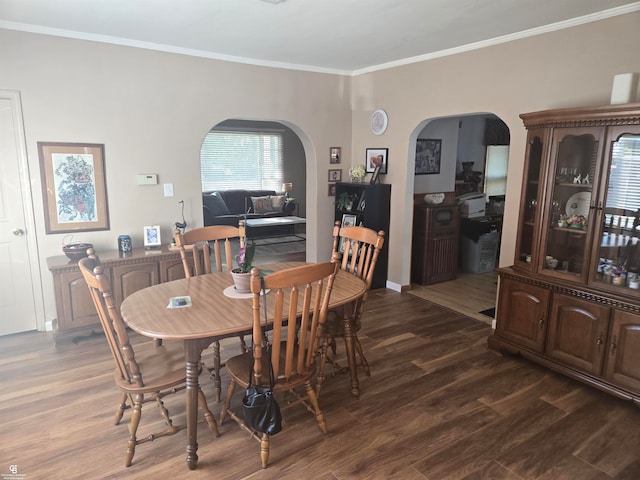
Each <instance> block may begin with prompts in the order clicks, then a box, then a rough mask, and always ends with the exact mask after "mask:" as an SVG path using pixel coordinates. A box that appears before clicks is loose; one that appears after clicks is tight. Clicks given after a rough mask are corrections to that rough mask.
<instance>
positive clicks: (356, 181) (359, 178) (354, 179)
mask: <svg viewBox="0 0 640 480" xmlns="http://www.w3.org/2000/svg"><path fill="white" fill-rule="evenodd" d="M351 181H352V182H353V183H362V177H351Z"/></svg>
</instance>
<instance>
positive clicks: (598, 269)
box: [488, 103, 640, 403]
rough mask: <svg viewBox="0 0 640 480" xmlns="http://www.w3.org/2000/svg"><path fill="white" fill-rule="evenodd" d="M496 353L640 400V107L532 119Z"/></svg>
mask: <svg viewBox="0 0 640 480" xmlns="http://www.w3.org/2000/svg"><path fill="white" fill-rule="evenodd" d="M520 117H521V118H522V120H523V122H524V126H525V127H526V129H527V149H526V155H525V166H524V178H523V183H522V198H521V202H520V212H519V219H518V236H517V240H516V254H515V259H514V264H513V266H511V267H507V268H502V269H499V275H500V282H499V291H498V305H497V312H496V330H495V332H494V333H493V335H491V336H490V337H489V340H488V343H489V346H490V347H491V348H493V349H497V350H502V351H506V352H510V353H519V354H521V355H522V356H524V357H526V358H529V359H531V360H533V361H536V362H538V363H540V364H542V365H545V366H547V367H549V368H552V369H554V370H557V371H559V372H561V373H564V374H566V375H569V376H571V377H573V378H576V379H578V380H580V381H583V382H585V383H588V384H591V385H593V386H595V387H598V388H600V389H602V390H604V391H606V392H609V393H611V394H614V395H616V396H618V397H621V398H625V399H629V400H633V401H634V402H635V403H640V240H639V239H640V104H639V103H635V104H624V105H608V106H604V107H586V108H573V109H561V110H548V111H542V112H535V113H527V114H523V115H521V116H520Z"/></svg>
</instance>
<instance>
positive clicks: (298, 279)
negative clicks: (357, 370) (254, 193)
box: [220, 262, 339, 468]
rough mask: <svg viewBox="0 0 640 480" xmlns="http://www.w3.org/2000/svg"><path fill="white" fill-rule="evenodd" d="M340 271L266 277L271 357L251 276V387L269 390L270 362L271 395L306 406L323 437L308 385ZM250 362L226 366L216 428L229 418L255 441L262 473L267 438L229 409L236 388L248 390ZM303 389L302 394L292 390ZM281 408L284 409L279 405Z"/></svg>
mask: <svg viewBox="0 0 640 480" xmlns="http://www.w3.org/2000/svg"><path fill="white" fill-rule="evenodd" d="M338 270H339V267H338V265H337V264H336V263H332V262H325V263H318V264H309V265H303V266H300V267H294V268H289V269H286V270H282V271H279V272H275V273H271V274H269V275H267V276H266V277H264V283H265V288H267V289H270V290H271V291H270V292H269V293H268V294H267V297H266V301H267V307H268V310H269V312H270V314H269V319H270V320H271V319H273V324H272V334H271V335H272V337H273V338H272V344H273V347H272V349H271V356H270V357H268V356H266V355H263V353H264V350H263V345H262V336H263V330H262V328H263V326H264V319H263V314H264V310H263V307H262V306H261V302H262V301H264V299H263V297H262V296H261V294H260V291H261V285H260V271H259V270H258V269H257V268H254V269H253V270H252V272H251V292H252V293H253V339H254V342H256V341H257V342H258V343H257V344H254V346H253V356H254V358H255V360H254V364H253V369H254V380H253V381H254V384H263V385H268V384H269V363H268V362H271V364H272V365H273V371H274V376H275V385H274V391H275V392H281V391H285V392H289V393H290V395H291V397H292V398H293V400H292V401H291V402H288V403H287V404H286V407H287V408H288V407H289V406H291V405H296V404H302V405H304V407H305V408H306V409H307V410H308V411H309V412H310V413H311V414H313V415H314V416H315V419H316V420H317V422H318V426H319V427H320V430H321V431H322V432H323V433H327V426H326V423H325V420H324V416H323V414H322V411H321V410H320V407H319V405H318V398H317V395H316V393H315V390H314V389H313V387H312V385H311V381H312V379H313V377H314V376H315V373H316V358H317V350H318V340H317V335H318V334H319V332H320V330H321V329H322V325H323V324H324V322H325V319H326V316H327V308H328V305H329V299H330V295H331V290H332V288H333V282H334V279H335V276H336V274H337V273H338ZM323 292H324V293H323ZM292 305H293V307H291V306H292ZM296 305H297V307H296ZM251 361H252V357H251V353H250V352H247V353H244V354H242V355H239V356H236V357H233V358H230V359H229V360H227V372H228V373H229V376H230V377H231V383H230V384H229V388H228V390H227V396H226V399H225V401H224V406H223V407H222V412H221V414H220V423H222V422H224V420H225V418H226V416H227V414H229V416H231V418H233V420H235V421H236V422H237V423H238V425H240V427H241V428H243V429H245V430H247V431H248V432H249V433H250V434H251V436H252V437H253V438H254V439H255V440H257V441H259V442H260V456H261V459H262V468H266V467H267V464H268V462H269V435H267V434H266V433H258V432H255V431H253V430H252V429H251V428H249V427H248V426H247V425H246V424H245V423H244V421H243V415H242V413H235V412H233V411H232V410H231V408H230V407H231V399H232V397H233V394H234V392H235V389H236V386H237V385H239V386H240V387H241V388H242V389H243V392H244V389H246V387H247V383H248V382H247V380H248V374H249V371H250V365H251V364H250V362H251ZM302 386H304V390H305V391H304V393H303V392H299V391H297V390H296V389H298V387H302ZM280 408H281V409H284V408H285V405H284V404H283V403H282V402H280Z"/></svg>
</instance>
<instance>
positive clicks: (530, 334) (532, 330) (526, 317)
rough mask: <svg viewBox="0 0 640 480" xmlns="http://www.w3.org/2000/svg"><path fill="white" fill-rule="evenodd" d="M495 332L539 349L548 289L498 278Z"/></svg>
mask: <svg viewBox="0 0 640 480" xmlns="http://www.w3.org/2000/svg"><path fill="white" fill-rule="evenodd" d="M499 297H500V300H499V304H498V312H497V315H498V316H497V321H496V335H499V336H500V337H503V338H505V339H508V340H511V341H513V342H515V343H517V344H518V345H521V346H523V347H525V348H529V349H531V350H534V351H537V352H542V351H543V349H544V336H545V330H546V323H547V310H548V307H549V299H550V297H551V292H550V291H549V290H548V289H546V288H543V287H538V286H535V285H529V284H526V283H520V282H517V281H515V280H512V279H508V278H506V279H505V278H503V279H500V296H499Z"/></svg>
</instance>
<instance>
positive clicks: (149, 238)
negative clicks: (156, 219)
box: [144, 225, 162, 248]
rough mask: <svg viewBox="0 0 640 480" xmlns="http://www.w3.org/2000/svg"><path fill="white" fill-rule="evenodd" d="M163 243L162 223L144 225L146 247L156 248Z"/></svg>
mask: <svg viewBox="0 0 640 480" xmlns="http://www.w3.org/2000/svg"><path fill="white" fill-rule="evenodd" d="M160 245H162V241H161V240H160V225H150V226H145V227H144V248H154V247H159V246H160Z"/></svg>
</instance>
